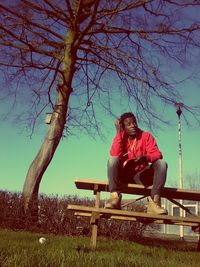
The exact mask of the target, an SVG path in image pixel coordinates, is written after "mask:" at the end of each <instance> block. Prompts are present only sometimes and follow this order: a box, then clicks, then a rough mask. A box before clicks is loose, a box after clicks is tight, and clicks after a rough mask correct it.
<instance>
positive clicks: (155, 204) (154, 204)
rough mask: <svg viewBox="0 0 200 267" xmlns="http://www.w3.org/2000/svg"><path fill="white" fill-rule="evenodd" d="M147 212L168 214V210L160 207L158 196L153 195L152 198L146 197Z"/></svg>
mask: <svg viewBox="0 0 200 267" xmlns="http://www.w3.org/2000/svg"><path fill="white" fill-rule="evenodd" d="M147 213H149V214H158V215H159V214H168V211H167V210H166V209H164V208H163V207H161V202H160V198H158V197H157V196H154V199H152V198H151V197H148V206H147Z"/></svg>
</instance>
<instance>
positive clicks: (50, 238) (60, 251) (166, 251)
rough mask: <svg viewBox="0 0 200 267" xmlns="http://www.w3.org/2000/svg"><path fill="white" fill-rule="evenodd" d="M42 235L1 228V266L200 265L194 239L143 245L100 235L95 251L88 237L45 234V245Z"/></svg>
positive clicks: (150, 242)
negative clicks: (191, 240)
mask: <svg viewBox="0 0 200 267" xmlns="http://www.w3.org/2000/svg"><path fill="white" fill-rule="evenodd" d="M43 236H44V235H43ZM40 237H41V234H36V233H28V232H13V231H10V230H0V266H1V267H14V266H16V267H31V266H34V267H37V266H41V267H43V266H48V267H57V266H59V267H60V266H66V267H91V266H96V267H107V266H109V267H132V266H137V267H139V266H140V267H157V266H159V267H178V266H180V267H186V266H187V267H188V266H190V267H197V266H198V267H199V262H200V252H196V251H195V246H196V244H193V243H192V242H189V243H186V242H183V241H182V243H180V241H178V240H174V241H173V242H172V241H170V240H168V241H164V240H160V241H158V240H155V239H154V240H153V241H147V242H146V244H139V243H134V242H128V241H117V240H113V241H112V240H109V239H102V238H99V239H98V246H97V249H96V250H91V249H90V239H89V238H87V237H76V238H75V237H64V236H54V235H45V237H46V238H47V241H46V243H45V244H40V243H39V241H38V240H39V238H40ZM147 243H148V244H147Z"/></svg>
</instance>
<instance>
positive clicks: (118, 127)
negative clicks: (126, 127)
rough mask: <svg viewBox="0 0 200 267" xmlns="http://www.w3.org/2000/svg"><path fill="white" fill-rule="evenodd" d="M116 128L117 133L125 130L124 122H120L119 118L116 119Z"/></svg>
mask: <svg viewBox="0 0 200 267" xmlns="http://www.w3.org/2000/svg"><path fill="white" fill-rule="evenodd" d="M115 128H116V131H117V133H121V132H122V130H123V127H122V123H121V122H120V120H119V119H117V120H116V121H115Z"/></svg>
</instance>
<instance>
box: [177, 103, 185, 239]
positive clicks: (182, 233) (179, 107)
mask: <svg viewBox="0 0 200 267" xmlns="http://www.w3.org/2000/svg"><path fill="white" fill-rule="evenodd" d="M181 107H183V104H182V103H177V104H176V113H177V115H178V147H179V188H180V189H183V168H182V144H181V114H182V110H181ZM180 204H181V205H183V200H182V199H180ZM180 216H181V217H183V216H184V214H183V209H181V208H180ZM180 239H184V229H183V225H180Z"/></svg>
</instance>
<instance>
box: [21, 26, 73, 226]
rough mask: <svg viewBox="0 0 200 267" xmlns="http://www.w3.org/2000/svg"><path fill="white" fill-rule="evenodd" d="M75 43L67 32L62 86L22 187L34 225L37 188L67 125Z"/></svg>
mask: <svg viewBox="0 0 200 267" xmlns="http://www.w3.org/2000/svg"><path fill="white" fill-rule="evenodd" d="M75 40H76V38H75V34H74V32H72V31H69V32H68V35H67V36H66V41H65V42H66V46H65V47H66V49H65V53H64V59H63V61H62V62H63V69H62V72H63V76H62V83H61V84H60V85H59V86H58V88H57V91H58V93H57V99H56V104H55V108H54V112H53V114H52V117H51V123H50V126H49V129H48V132H47V135H46V137H45V140H44V142H43V144H42V146H41V148H40V150H39V152H38V154H37V155H36V157H35V159H34V160H33V162H32V164H31V166H30V167H29V170H28V173H27V176H26V179H25V183H24V187H23V200H24V212H25V215H26V216H28V215H29V216H31V218H32V220H34V221H37V214H38V191H39V185H40V182H41V179H42V176H43V174H44V172H45V171H46V169H47V167H48V165H49V163H50V162H51V160H52V158H53V155H54V153H55V151H56V148H57V146H58V144H59V142H60V139H61V137H62V133H63V130H64V126H65V122H66V116H67V109H68V102H69V97H70V94H71V92H72V88H71V84H72V78H73V74H74V70H75V68H74V66H75V62H76V51H77V50H76V49H75ZM34 218H35V219H34Z"/></svg>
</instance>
